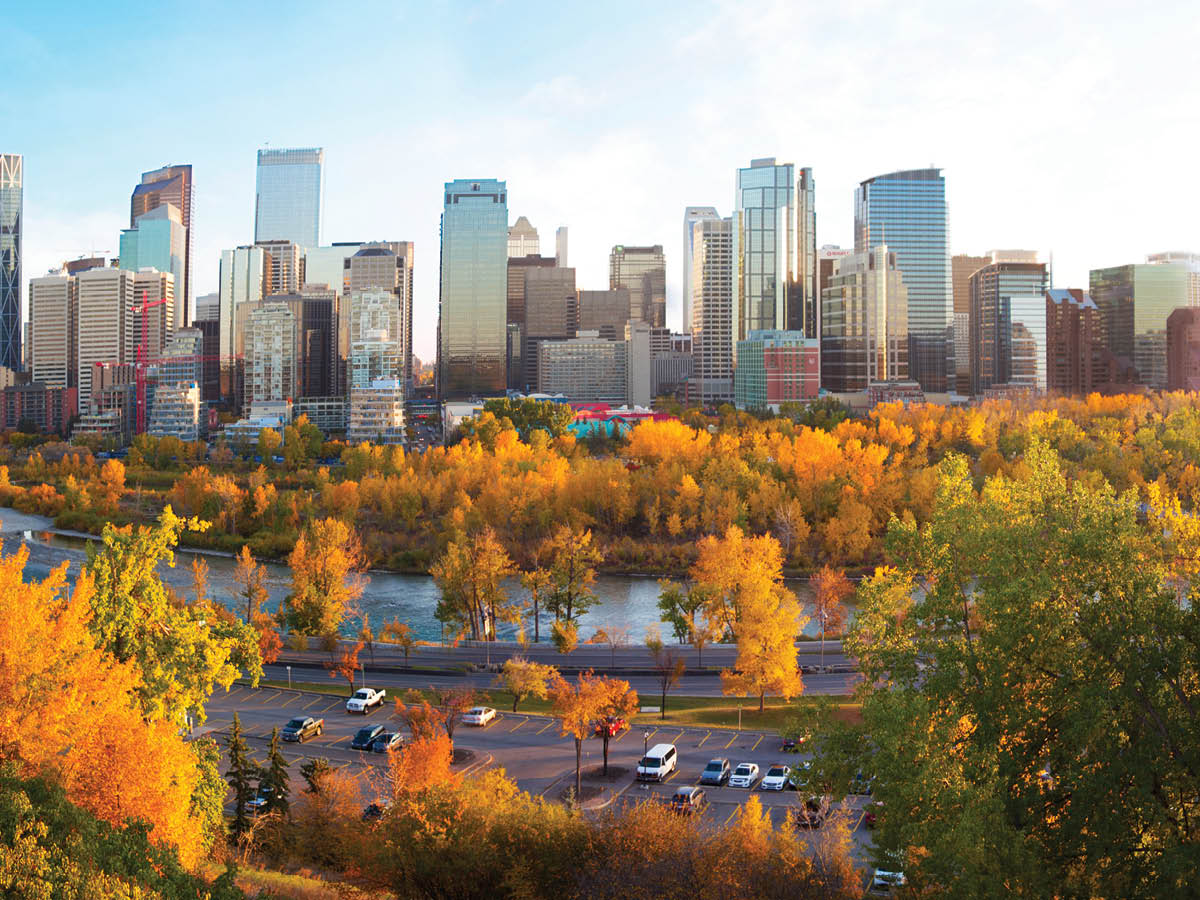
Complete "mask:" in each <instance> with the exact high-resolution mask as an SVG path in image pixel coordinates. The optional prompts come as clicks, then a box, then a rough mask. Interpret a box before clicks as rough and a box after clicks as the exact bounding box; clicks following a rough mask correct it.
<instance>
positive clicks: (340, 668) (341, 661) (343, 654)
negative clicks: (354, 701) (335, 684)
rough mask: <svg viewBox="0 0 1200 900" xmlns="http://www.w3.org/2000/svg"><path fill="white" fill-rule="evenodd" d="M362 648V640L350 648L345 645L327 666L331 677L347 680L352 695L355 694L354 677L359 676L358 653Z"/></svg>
mask: <svg viewBox="0 0 1200 900" xmlns="http://www.w3.org/2000/svg"><path fill="white" fill-rule="evenodd" d="M362 648H363V642H362V641H358V642H357V643H356V644H355V645H354V646H353V647H350V648H349V649H347V648H344V647H343V648H342V649H341V651H340V652H339V653H337V655H336V657H335V658H334V659H333V660H331V661H330V662H328V663H326V666H325V668H327V669H328V670H329V677H330V678H341V679H342V680H344V681H345V682H346V684H347V686H348V689H349V691H350V696H354V679H355V678H357V677H358V654H359V653H361V652H362Z"/></svg>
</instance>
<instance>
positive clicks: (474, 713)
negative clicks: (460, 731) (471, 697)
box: [462, 706, 496, 726]
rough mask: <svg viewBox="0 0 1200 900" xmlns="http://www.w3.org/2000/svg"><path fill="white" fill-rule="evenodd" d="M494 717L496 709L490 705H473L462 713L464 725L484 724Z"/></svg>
mask: <svg viewBox="0 0 1200 900" xmlns="http://www.w3.org/2000/svg"><path fill="white" fill-rule="evenodd" d="M494 718H496V711H495V710H494V709H492V708H491V707H490V706H473V707H471V708H470V709H468V710H467V711H466V712H465V713H463V717H462V720H463V724H464V725H479V726H483V725H486V724H487V723H488V722H490V721H492V720H493V719H494Z"/></svg>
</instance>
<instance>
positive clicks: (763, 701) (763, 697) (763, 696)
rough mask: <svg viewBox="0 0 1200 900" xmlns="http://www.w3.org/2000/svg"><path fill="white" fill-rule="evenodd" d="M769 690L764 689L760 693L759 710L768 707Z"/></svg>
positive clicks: (762, 710) (761, 710)
mask: <svg viewBox="0 0 1200 900" xmlns="http://www.w3.org/2000/svg"><path fill="white" fill-rule="evenodd" d="M766 701H767V692H766V691H763V692H762V693H761V694H759V695H758V711H759V712H764V711H765V708H766Z"/></svg>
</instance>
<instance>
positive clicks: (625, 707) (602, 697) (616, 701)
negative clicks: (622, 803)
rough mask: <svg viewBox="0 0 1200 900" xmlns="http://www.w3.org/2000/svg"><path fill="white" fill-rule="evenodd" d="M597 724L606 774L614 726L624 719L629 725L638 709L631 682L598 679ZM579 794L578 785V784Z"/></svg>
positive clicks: (617, 679) (635, 693)
mask: <svg viewBox="0 0 1200 900" xmlns="http://www.w3.org/2000/svg"><path fill="white" fill-rule="evenodd" d="M596 691H597V699H596V718H597V722H596V724H597V725H598V726H599V728H600V740H601V743H602V744H603V745H604V774H605V775H607V774H608V743H609V741H611V740H612V737H613V735H612V732H613V726H615V725H616V724H617V722H618V721H620V720H622V719H623V720H624V721H625V724H626V725H628V724H629V722H630V721H631V720H632V719H633V717H634V715H636V714H637V711H638V695H637V691H635V690H634V689H633V688H631V687H630V686H629V682H628V681H625V680H623V679H620V678H605V677H603V676H601V677H600V678H597V679H596ZM576 796H578V785H576Z"/></svg>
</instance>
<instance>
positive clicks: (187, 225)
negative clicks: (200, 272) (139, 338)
mask: <svg viewBox="0 0 1200 900" xmlns="http://www.w3.org/2000/svg"><path fill="white" fill-rule="evenodd" d="M164 206H173V207H175V209H176V210H177V211H178V213H179V216H178V218H179V224H180V225H181V226H182V228H183V231H182V239H183V248H182V266H181V267H176V266H169V267H168V266H166V264H165V259H166V257H168V256H171V255H173V254H174V251H172V250H165V249H162V241H163V240H167V241H169V240H170V239H171V238H170V237H167V238H163V237H162V235H161V234H159V235H156V236H155V238H153V239H152V240H153V241H154V242H155V243H156V244H157V245H158V249H157V250H155V251H154V253H155V255H156V256H158V257H160V261H159V262H145V263H137V264H136V265H138V266H143V265H153V266H154V268H156V269H158V270H159V271H163V272H167V271H170V272H173V273H175V298H176V313H175V326H174V327H177V328H178V327H183V326H186V325H188V324H190V323H191V321H192V316H193V314H194V311H193V309H192V305H193V297H194V295H193V293H192V247H193V246H194V245H195V235H194V233H193V231H192V221H193V215H194V213H195V208H196V184H195V181H194V180H193V178H192V167H191V166H188V165H184V166H163V167H162V168H161V169H154V170H153V171H151V172H143V173H142V180H141V183H139V184H138V185H137V186H135V187H134V189H133V194H132V195H130V197H129V227H130V228H131V229H139V228H140V226H139V224H138V219H140V218H142V217H143V216H145V215H147V214H148V213H149V212H151V211H152V210H157V209H160V208H162V207H164ZM171 218H173V217H172V216H171V215H170V214H169V213H167V212H166V211H163V212H160V213H158V214H157V215H156V216H151V217H150V219H149V220H148V221H155V220H159V222H158V223H157V224H155V225H153V226H152V227H151V229H150V230H156V231H157V230H170V225H162V224H161V221H165V220H169V219H171ZM137 252H138V253H139V254H141V253H142V248H138V251H137ZM174 255H177V254H174ZM160 263H163V264H160ZM121 265H122V266H124V267H125V268H127V269H128V268H130V267H131V266H132V265H134V264H133V263H131V264H129V265H127V264H126V262H125V260H124V259H122V260H121Z"/></svg>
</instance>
